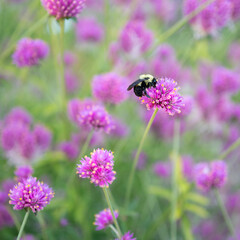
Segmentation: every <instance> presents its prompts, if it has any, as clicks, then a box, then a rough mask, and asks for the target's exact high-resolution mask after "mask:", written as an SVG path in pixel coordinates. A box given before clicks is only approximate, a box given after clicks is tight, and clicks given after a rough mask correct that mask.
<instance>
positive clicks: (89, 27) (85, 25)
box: [76, 18, 104, 43]
mask: <svg viewBox="0 0 240 240" xmlns="http://www.w3.org/2000/svg"><path fill="white" fill-rule="evenodd" d="M76 35H77V40H78V41H79V42H88V43H89V42H90V43H91V42H92V43H96V42H100V41H102V39H103V37H104V31H103V27H102V26H101V25H100V24H99V23H98V22H97V21H96V20H95V19H93V18H82V19H79V20H78V22H77V26H76Z"/></svg>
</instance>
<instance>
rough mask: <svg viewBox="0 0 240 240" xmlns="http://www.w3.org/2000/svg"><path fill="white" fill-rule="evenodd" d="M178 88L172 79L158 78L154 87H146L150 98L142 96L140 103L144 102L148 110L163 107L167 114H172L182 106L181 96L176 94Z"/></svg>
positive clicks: (179, 110)
mask: <svg viewBox="0 0 240 240" xmlns="http://www.w3.org/2000/svg"><path fill="white" fill-rule="evenodd" d="M179 89H180V88H179V87H177V83H176V82H175V81H174V80H173V79H169V78H160V79H158V82H157V84H156V87H155V88H154V87H150V88H148V89H147V93H148V95H149V96H150V98H148V97H147V96H143V97H141V98H140V100H141V102H142V104H146V107H147V109H148V110H150V109H152V108H153V109H156V108H163V109H164V110H165V111H166V112H167V113H168V114H169V115H174V114H175V113H180V112H181V108H182V107H183V106H184V104H183V97H182V96H180V95H179V94H178V90H179Z"/></svg>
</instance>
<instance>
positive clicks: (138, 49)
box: [120, 21, 153, 57]
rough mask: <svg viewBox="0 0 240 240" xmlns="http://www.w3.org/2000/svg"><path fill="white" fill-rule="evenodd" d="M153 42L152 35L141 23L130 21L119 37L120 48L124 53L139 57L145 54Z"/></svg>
mask: <svg viewBox="0 0 240 240" xmlns="http://www.w3.org/2000/svg"><path fill="white" fill-rule="evenodd" d="M152 42H153V34H152V32H151V31H149V30H148V29H147V28H146V27H145V26H144V23H143V22H141V21H131V22H129V23H128V24H127V25H126V26H125V28H124V29H123V31H122V33H121V35H120V46H121V48H122V50H123V51H124V52H126V53H132V54H133V55H134V56H136V57H137V56H139V55H140V54H141V53H144V52H146V51H147V50H148V49H149V48H150V46H151V44H152Z"/></svg>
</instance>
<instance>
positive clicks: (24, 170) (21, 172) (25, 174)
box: [14, 166, 33, 182]
mask: <svg viewBox="0 0 240 240" xmlns="http://www.w3.org/2000/svg"><path fill="white" fill-rule="evenodd" d="M14 174H15V175H16V177H17V181H18V182H23V180H25V179H27V178H29V177H30V176H32V174H33V169H32V167H30V166H21V167H18V168H17V169H16V171H15V172H14Z"/></svg>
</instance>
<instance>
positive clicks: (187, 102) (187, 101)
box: [179, 96, 194, 117]
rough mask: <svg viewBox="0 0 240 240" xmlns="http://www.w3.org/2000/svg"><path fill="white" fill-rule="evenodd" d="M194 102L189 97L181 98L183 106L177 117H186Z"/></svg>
mask: <svg viewBox="0 0 240 240" xmlns="http://www.w3.org/2000/svg"><path fill="white" fill-rule="evenodd" d="M193 102H194V100H193V98H192V97H191V96H184V98H183V104H184V106H183V107H182V109H181V113H180V114H179V117H186V116H188V115H189V114H190V113H191V111H192V108H193V104H194V103H193Z"/></svg>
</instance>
